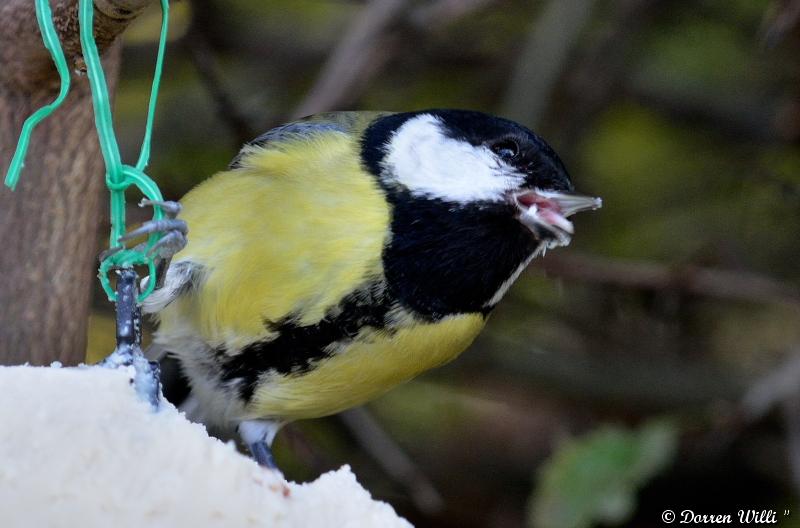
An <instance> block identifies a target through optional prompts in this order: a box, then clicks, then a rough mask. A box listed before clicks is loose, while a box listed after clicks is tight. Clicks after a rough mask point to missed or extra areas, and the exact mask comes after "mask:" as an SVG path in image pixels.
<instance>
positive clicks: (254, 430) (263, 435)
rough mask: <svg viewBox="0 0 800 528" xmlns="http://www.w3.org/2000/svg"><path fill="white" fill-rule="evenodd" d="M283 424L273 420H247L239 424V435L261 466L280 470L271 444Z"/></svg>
mask: <svg viewBox="0 0 800 528" xmlns="http://www.w3.org/2000/svg"><path fill="white" fill-rule="evenodd" d="M281 425H283V424H281V423H279V422H273V421H271V420H245V421H243V422H241V423H240V424H239V427H238V428H237V429H238V431H239V436H241V438H242V441H243V442H244V443H245V445H246V446H247V448H248V449H250V453H252V455H253V458H254V459H255V461H256V462H258V465H259V466H263V467H265V468H267V469H271V470H275V471H280V470H279V469H278V465H277V464H276V463H275V457H273V456H272V448H271V447H270V446H271V445H272V441H273V440H274V439H275V435H276V434H277V433H278V429H280V428H281Z"/></svg>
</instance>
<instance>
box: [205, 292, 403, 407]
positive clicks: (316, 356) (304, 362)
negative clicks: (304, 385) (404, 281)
mask: <svg viewBox="0 0 800 528" xmlns="http://www.w3.org/2000/svg"><path fill="white" fill-rule="evenodd" d="M383 289H384V288H383V287H382V286H381V285H380V283H371V284H370V285H368V286H366V287H365V288H363V289H360V290H359V291H358V292H357V293H355V294H351V295H348V296H347V297H345V299H344V300H343V301H342V302H341V303H340V304H339V306H338V307H337V309H335V310H333V311H332V314H329V315H328V316H326V317H325V318H323V319H322V320H321V321H320V322H319V323H317V324H314V325H306V326H300V325H298V324H297V319H298V316H297V315H296V314H291V315H289V316H287V317H285V318H283V319H281V320H280V321H266V322H265V323H264V324H265V326H266V327H267V329H268V330H269V331H270V332H271V333H273V335H276V336H277V337H275V338H273V339H272V340H269V341H256V342H255V343H251V344H249V345H247V346H246V347H244V348H243V349H242V350H241V351H240V352H239V353H237V354H236V355H233V356H230V355H228V354H226V350H225V349H224V348H218V349H217V350H216V358H217V361H218V364H219V367H220V371H221V377H220V378H221V381H222V382H224V383H228V382H231V381H233V380H240V382H239V385H238V390H239V395H240V396H241V397H242V399H244V400H245V401H250V399H251V398H252V397H253V393H254V392H255V389H256V386H257V384H258V378H259V377H260V376H261V375H262V374H264V373H266V372H270V371H273V372H276V373H278V374H283V375H289V374H302V373H304V372H308V371H309V370H311V369H312V368H313V365H314V363H315V362H317V361H319V360H321V359H324V358H325V357H328V356H329V355H330V353H331V351H330V349H331V345H334V344H337V343H346V342H348V341H351V340H353V339H354V338H355V337H356V336H357V335H358V333H359V332H360V331H361V330H362V329H364V328H366V327H371V328H375V329H386V326H387V321H386V315H387V314H388V312H389V309H390V307H391V303H390V301H389V300H388V299H386V298H385V296H384V295H383Z"/></svg>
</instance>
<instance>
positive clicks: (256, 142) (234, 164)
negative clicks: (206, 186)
mask: <svg viewBox="0 0 800 528" xmlns="http://www.w3.org/2000/svg"><path fill="white" fill-rule="evenodd" d="M389 113H390V112H325V113H321V114H315V115H313V116H309V117H305V118H303V119H299V120H297V121H293V122H291V123H286V124H284V125H280V126H277V127H275V128H273V129H271V130H268V131H267V132H264V133H263V134H261V135H260V136H258V137H256V138H255V139H253V140H251V141H248V142H247V143H245V144H244V145H243V147H242V149H241V150H240V151H239V153H238V154H237V155H236V157H235V158H233V160H232V161H231V163H230V164H229V165H228V168H229V169H236V168H238V167H239V166H240V162H241V160H242V158H243V157H245V156H246V155H247V153H248V152H250V151H252V148H253V147H269V146H270V145H276V144H280V143H282V142H286V141H294V140H297V139H299V138H304V137H305V138H307V137H309V136H313V135H315V134H324V133H326V132H341V133H345V134H350V135H353V136H359V135H360V134H361V132H362V131H363V129H364V128H365V127H366V126H367V124H368V123H370V122H372V121H373V120H374V119H375V118H377V117H378V116H381V115H388V114H389Z"/></svg>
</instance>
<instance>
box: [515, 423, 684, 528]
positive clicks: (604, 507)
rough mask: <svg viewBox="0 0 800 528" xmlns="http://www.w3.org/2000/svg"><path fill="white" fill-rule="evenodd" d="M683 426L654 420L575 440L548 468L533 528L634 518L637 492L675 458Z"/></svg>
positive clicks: (575, 527) (534, 503)
mask: <svg viewBox="0 0 800 528" xmlns="http://www.w3.org/2000/svg"><path fill="white" fill-rule="evenodd" d="M677 436H678V433H677V429H676V427H675V426H674V425H673V424H671V423H670V422H667V421H661V420H659V421H653V422H649V423H647V424H645V425H643V426H642V427H641V428H639V429H638V430H634V431H631V430H628V429H623V428H621V427H616V426H606V427H602V428H600V429H598V430H596V431H594V432H592V433H589V434H588V435H586V436H584V437H583V438H578V439H573V440H569V441H567V442H566V443H564V444H563V445H562V446H561V447H560V448H559V449H557V450H556V451H555V453H553V455H552V456H551V458H550V460H548V461H547V462H546V463H545V464H544V466H543V467H542V470H541V474H540V479H539V483H538V486H537V487H536V489H535V490H534V493H533V496H532V497H531V501H530V508H529V516H528V525H529V526H530V527H531V528H586V527H589V526H593V525H594V524H597V523H602V524H607V525H616V524H620V523H623V522H625V521H626V520H628V519H630V517H631V515H632V514H633V512H634V511H635V507H636V492H637V491H638V489H639V488H640V487H641V486H642V485H643V484H645V483H646V482H647V481H648V480H650V479H651V478H653V477H654V476H655V475H656V474H658V473H659V472H660V471H661V470H663V469H664V468H665V467H666V466H667V465H668V464H670V463H671V462H672V460H673V458H674V456H675V452H676V448H677V443H678V440H677Z"/></svg>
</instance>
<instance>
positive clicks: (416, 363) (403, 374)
mask: <svg viewBox="0 0 800 528" xmlns="http://www.w3.org/2000/svg"><path fill="white" fill-rule="evenodd" d="M483 325H484V318H483V316H481V315H477V314H469V315H455V316H449V317H446V318H444V319H442V320H441V321H439V322H436V323H424V324H415V325H413V326H410V327H407V328H404V329H401V330H397V331H396V332H394V333H391V334H390V333H385V332H382V333H377V334H374V335H373V336H371V338H368V339H366V340H363V341H357V342H354V343H353V344H351V345H349V346H348V347H347V348H345V349H344V350H341V351H339V352H337V353H336V354H335V355H333V356H332V357H329V358H327V359H324V360H322V361H320V362H319V363H318V364H317V365H316V366H315V368H314V369H313V370H311V371H310V372H307V373H304V374H295V375H291V376H274V377H272V378H271V379H270V380H269V381H268V382H266V383H264V384H262V385H260V386H259V388H258V389H257V390H256V392H255V395H254V398H253V400H252V403H251V404H250V406H249V407H248V409H247V412H248V414H250V415H251V416H250V417H252V418H258V417H280V418H283V419H287V420H295V419H304V418H316V417H319V416H326V415H329V414H333V413H336V412H339V411H342V410H344V409H347V408H350V407H353V406H355V405H360V404H362V403H365V402H367V401H369V400H371V399H373V398H375V397H376V396H379V395H381V394H383V393H384V392H386V391H388V390H389V389H391V388H392V387H394V386H396V385H398V384H400V383H403V382H405V381H408V380H409V379H411V378H413V377H415V376H416V375H418V374H420V373H422V372H424V371H426V370H428V369H431V368H434V367H437V366H439V365H442V364H444V363H447V362H448V361H450V360H451V359H453V358H455V357H456V356H457V355H459V354H460V353H461V352H463V351H464V350H465V349H466V348H467V347H468V346H469V344H470V343H472V341H473V339H475V337H476V336H477V335H478V333H479V332H480V330H481V329H482V328H483Z"/></svg>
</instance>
